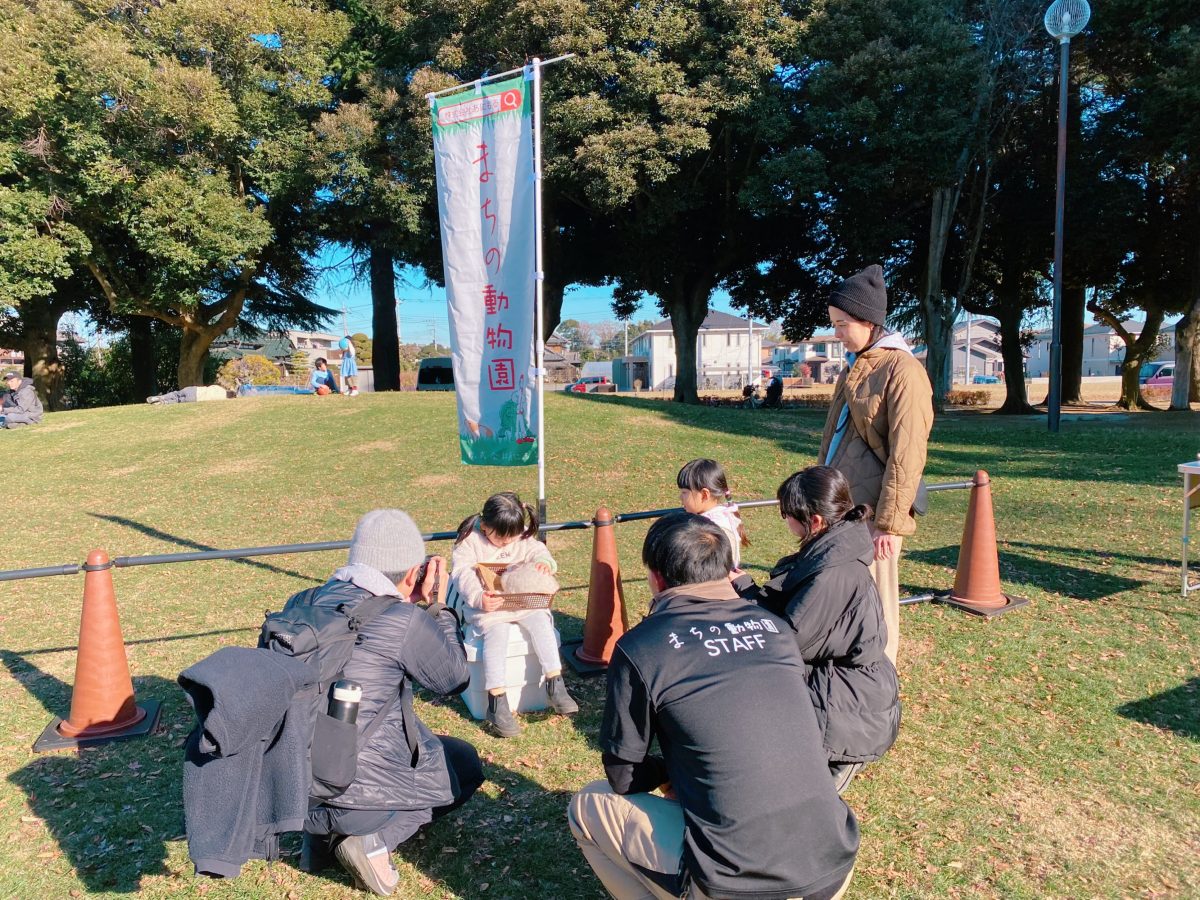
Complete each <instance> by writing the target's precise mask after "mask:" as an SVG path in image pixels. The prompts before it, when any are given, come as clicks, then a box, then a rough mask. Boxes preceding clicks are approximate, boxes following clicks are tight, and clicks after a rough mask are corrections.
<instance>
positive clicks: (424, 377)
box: [417, 356, 454, 391]
mask: <svg viewBox="0 0 1200 900" xmlns="http://www.w3.org/2000/svg"><path fill="white" fill-rule="evenodd" d="M417 390H418V391H452V390H454V364H453V362H452V360H451V359H450V357H449V356H431V357H429V358H428V359H423V360H421V362H420V363H419V364H418V365H417Z"/></svg>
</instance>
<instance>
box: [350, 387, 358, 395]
mask: <svg viewBox="0 0 1200 900" xmlns="http://www.w3.org/2000/svg"><path fill="white" fill-rule="evenodd" d="M350 396H351V397H357V396H358V388H354V389H353V390H351V391H350Z"/></svg>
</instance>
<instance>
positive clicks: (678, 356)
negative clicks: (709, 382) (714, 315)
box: [668, 286, 757, 404]
mask: <svg viewBox="0 0 1200 900" xmlns="http://www.w3.org/2000/svg"><path fill="white" fill-rule="evenodd" d="M709 293H710V291H709V289H708V287H707V286H695V287H692V288H690V289H688V288H684V289H681V290H680V291H679V293H678V295H677V298H676V301H675V303H673V304H672V305H671V308H670V310H669V311H668V312H669V314H670V316H671V333H672V334H673V335H674V336H675V393H674V395H673V396H672V398H671V399H672V400H674V401H675V402H676V403H692V404H699V403H700V396H699V394H698V393H697V391H696V386H697V378H696V336H697V335H698V334H699V333H700V326H701V325H702V324H704V318H705V316H707V315H708V295H709ZM747 352H749V351H747ZM756 362H757V361H756Z"/></svg>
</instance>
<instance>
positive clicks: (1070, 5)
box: [1044, 0, 1092, 43]
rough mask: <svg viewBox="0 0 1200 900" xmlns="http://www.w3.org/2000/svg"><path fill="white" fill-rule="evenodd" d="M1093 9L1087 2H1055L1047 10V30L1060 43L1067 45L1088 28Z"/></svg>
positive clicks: (1060, 0)
mask: <svg viewBox="0 0 1200 900" xmlns="http://www.w3.org/2000/svg"><path fill="white" fill-rule="evenodd" d="M1091 17H1092V8H1091V6H1089V5H1088V2H1087V0H1054V2H1053V3H1051V4H1050V8H1049V9H1048V10H1046V18H1045V20H1044V21H1045V24H1046V30H1047V31H1048V32H1050V36H1051V37H1052V38H1056V39H1057V40H1058V41H1059V43H1066V42H1067V41H1069V40H1071V38H1073V37H1075V35H1077V34H1079V32H1081V31H1083V29H1084V28H1086V27H1087V23H1088V20H1089V19H1091Z"/></svg>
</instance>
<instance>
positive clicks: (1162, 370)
mask: <svg viewBox="0 0 1200 900" xmlns="http://www.w3.org/2000/svg"><path fill="white" fill-rule="evenodd" d="M1174 385H1175V363H1167V364H1166V365H1162V366H1159V367H1158V369H1157V370H1156V371H1155V372H1154V374H1153V375H1151V376H1150V377H1149V378H1147V379H1146V387H1173V386H1174Z"/></svg>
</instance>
